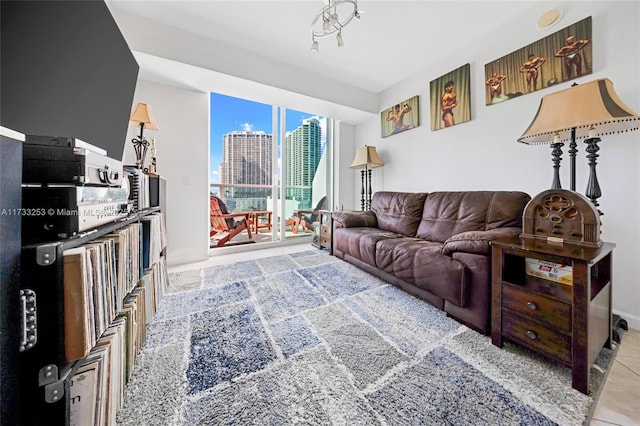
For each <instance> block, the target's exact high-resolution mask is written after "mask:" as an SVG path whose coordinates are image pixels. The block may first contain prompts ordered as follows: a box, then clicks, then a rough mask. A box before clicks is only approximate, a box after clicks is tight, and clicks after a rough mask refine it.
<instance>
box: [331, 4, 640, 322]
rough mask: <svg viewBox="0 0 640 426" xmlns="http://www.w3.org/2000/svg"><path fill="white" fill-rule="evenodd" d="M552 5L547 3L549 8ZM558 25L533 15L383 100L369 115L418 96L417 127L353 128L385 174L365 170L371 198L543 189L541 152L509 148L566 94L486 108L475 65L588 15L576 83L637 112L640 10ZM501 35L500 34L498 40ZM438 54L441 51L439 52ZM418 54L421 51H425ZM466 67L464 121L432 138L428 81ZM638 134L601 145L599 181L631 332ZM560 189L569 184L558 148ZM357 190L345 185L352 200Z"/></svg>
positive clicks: (589, 7)
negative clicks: (588, 66) (597, 86)
mask: <svg viewBox="0 0 640 426" xmlns="http://www.w3.org/2000/svg"><path fill="white" fill-rule="evenodd" d="M553 6H554V7H557V5H556V4H554V5H553ZM560 7H561V8H562V9H563V11H564V17H563V19H562V21H561V22H560V23H559V24H558V25H556V26H554V27H552V28H550V29H548V30H545V31H540V30H537V29H536V26H535V24H536V21H537V18H538V16H540V15H541V14H542V13H543V12H544V11H545V10H547V9H548V8H549V3H546V2H541V3H540V5H539V8H540V10H539V13H537V14H531V15H527V16H523V17H522V19H521V20H515V21H513V22H512V23H511V24H510V25H508V26H505V27H501V28H497V29H495V30H492V31H491V32H490V33H488V34H487V35H486V37H484V38H480V39H477V40H472V41H470V47H469V49H465V50H464V51H457V52H456V51H453V52H450V55H449V56H448V57H447V58H446V60H445V61H442V63H440V64H438V65H437V66H434V67H432V68H429V69H424V70H421V71H419V72H417V73H415V74H414V75H413V76H412V77H411V78H408V79H406V80H405V81H403V82H401V83H400V84H398V85H397V86H395V87H393V88H390V89H389V90H386V91H385V92H383V93H382V94H381V96H380V104H379V105H378V110H380V111H382V110H383V109H385V108H388V107H389V106H391V105H394V104H396V103H398V102H399V101H402V100H404V99H407V98H410V97H412V96H414V95H416V94H418V95H420V108H421V111H420V115H421V117H420V122H421V123H422V125H421V126H420V127H418V128H416V129H412V130H408V131H405V132H403V133H400V134H397V135H394V136H391V137H387V138H381V137H380V124H379V118H377V117H376V118H373V119H370V120H368V121H366V122H364V123H362V124H360V125H358V126H357V127H356V145H357V146H363V145H375V146H376V147H377V150H378V153H379V154H380V158H381V159H382V160H383V162H384V163H385V165H384V167H382V168H379V169H375V170H374V171H373V188H374V189H375V190H381V189H385V190H403V191H427V192H429V191H436V190H470V189H471V190H473V189H478V190H480V189H487V190H521V191H525V192H528V193H529V194H531V195H532V196H534V195H535V194H537V193H540V192H542V191H543V190H546V189H548V188H549V187H550V185H551V179H552V163H551V156H550V148H549V146H548V145H542V146H528V145H524V144H520V143H518V142H516V139H517V138H518V137H519V136H520V135H521V134H522V133H523V132H524V130H525V129H526V128H527V126H528V125H529V123H530V122H531V120H532V119H533V116H534V114H535V112H536V110H537V108H538V104H539V102H540V99H541V97H542V96H543V95H546V94H548V93H552V92H554V91H556V90H560V89H564V88H566V87H569V85H570V84H571V83H562V84H560V85H558V87H557V88H551V89H544V90H540V91H538V92H535V93H533V94H528V95H525V96H522V97H519V98H515V99H512V100H509V101H506V102H503V103H501V104H497V105H493V106H485V97H484V90H485V88H484V81H485V78H484V64H486V63H488V62H491V61H492V60H495V59H497V58H500V57H502V56H504V55H506V54H508V53H511V52H513V51H514V50H517V49H519V48H521V47H523V46H525V45H527V44H529V43H531V42H534V41H536V40H538V39H540V38H543V37H545V36H547V35H549V34H552V33H554V32H555V31H558V30H559V29H561V28H564V27H566V26H568V25H571V24H573V23H575V22H577V21H579V20H581V19H583V18H586V17H588V16H592V17H593V23H592V25H593V28H592V29H593V58H594V66H593V69H594V72H593V74H590V75H587V76H584V77H582V78H579V79H578V80H577V82H578V83H582V82H587V81H591V80H594V79H597V78H605V77H606V78H609V79H610V80H611V81H612V82H613V84H614V86H615V89H616V92H617V93H618V95H619V96H620V98H621V99H622V100H623V102H624V103H625V104H626V105H627V106H628V107H630V108H631V109H632V110H634V111H635V112H640V78H639V77H640V76H639V70H640V66H639V62H640V59H639V58H640V53H639V52H640V49H639V47H638V41H639V40H640V31H639V29H638V28H639V26H638V17H639V16H640V3H639V2H567V3H564V4H562V5H561V6H560ZM505 35H508V36H506V37H505ZM444 48H445V46H443V49H444ZM425 54H427V53H425ZM467 62H468V63H470V64H471V75H472V87H471V89H472V93H471V101H472V111H471V113H472V121H470V122H467V123H461V124H459V125H456V126H454V127H450V128H446V129H442V130H438V131H434V132H432V131H431V130H430V125H429V123H430V121H429V114H430V111H429V82H430V81H431V80H434V79H436V78H438V77H440V76H441V75H443V74H445V73H447V72H449V71H451V70H453V69H456V68H458V67H459V66H461V65H463V64H465V63H467ZM639 142H640V132H634V133H626V134H620V135H611V136H604V137H602V142H601V143H600V148H601V149H600V152H599V154H600V157H599V158H598V166H597V172H598V178H599V182H600V186H601V188H602V193H603V195H602V197H601V198H600V200H599V201H600V209H601V210H602V211H603V212H604V216H603V217H602V227H601V230H602V239H603V240H605V241H610V242H614V243H616V244H617V247H616V249H615V251H614V256H613V258H614V278H615V279H614V286H613V288H614V291H613V292H614V302H613V305H614V312H617V313H619V314H620V315H621V316H622V317H623V318H625V319H626V320H627V321H629V323H630V325H632V326H633V327H634V328H636V329H640V285H639V284H638V281H639V279H640V262H639V260H640V250H639V247H640V245H639V244H638V241H640V221H639V220H638V218H639V217H640V174H639V166H640V143H639ZM578 149H579V152H578V158H577V167H576V168H577V175H576V190H577V191H578V192H581V193H583V194H584V190H585V188H586V184H587V178H588V167H587V161H586V158H585V151H584V143H582V142H580V143H579V145H578ZM564 151H565V160H564V161H563V163H562V167H561V169H560V170H561V181H562V184H563V186H564V187H565V188H568V186H569V177H568V159H566V158H567V157H566V151H567V146H565V147H564ZM340 171H341V173H348V172H349V171H347V170H345V169H344V165H342V164H341V168H340ZM359 189H360V182H359V181H356V182H355V183H354V192H355V194H356V195H357V196H358V197H359V195H358V194H359Z"/></svg>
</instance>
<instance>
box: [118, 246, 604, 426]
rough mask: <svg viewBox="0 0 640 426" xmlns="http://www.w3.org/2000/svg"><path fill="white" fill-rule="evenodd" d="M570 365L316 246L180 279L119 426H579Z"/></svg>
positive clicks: (150, 337)
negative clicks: (480, 329) (501, 340)
mask: <svg viewBox="0 0 640 426" xmlns="http://www.w3.org/2000/svg"><path fill="white" fill-rule="evenodd" d="M613 355H614V353H613V351H612V350H609V349H603V350H602V352H601V354H600V356H599V358H598V359H597V361H596V364H595V365H594V367H593V368H592V370H591V390H590V394H589V395H584V394H582V393H580V392H578V391H576V390H574V389H572V388H571V371H570V369H569V368H567V367H564V366H562V365H559V364H557V363H553V362H550V361H547V360H545V359H543V358H542V357H539V356H537V355H536V354H534V353H532V352H530V351H527V350H525V349H523V348H521V347H519V346H517V345H513V344H509V343H508V342H507V343H505V345H504V346H503V348H502V349H500V348H497V347H495V346H493V345H492V344H491V340H490V338H489V337H488V336H484V335H481V334H479V333H477V332H475V331H473V330H471V329H469V328H467V327H465V326H463V325H461V324H459V323H458V322H456V321H455V320H453V319H451V318H448V317H447V316H446V315H445V313H444V312H442V311H440V310H438V309H436V308H434V307H432V306H430V305H429V304H427V303H425V302H423V301H421V300H418V299H416V298H414V297H412V296H410V295H408V294H406V293H404V292H403V291H401V290H399V289H397V288H395V287H393V286H391V285H389V284H387V283H385V282H383V281H381V280H379V279H377V278H375V277H373V276H372V275H369V274H368V273H366V272H364V271H361V270H360V269H358V268H356V267H354V266H352V265H350V264H348V263H346V262H343V261H341V260H338V259H337V258H335V257H333V256H330V255H328V254H327V253H326V252H324V251H320V250H309V251H304V252H299V253H293V254H289V255H282V256H276V257H270V258H263V259H256V260H253V261H244V262H238V263H235V264H231V265H224V266H214V267H208V268H205V269H197V270H191V271H187V272H181V273H172V274H170V284H169V292H168V294H166V295H165V296H164V298H163V300H162V301H161V303H160V306H159V308H158V311H157V313H156V316H155V318H154V320H153V321H152V322H151V324H149V326H148V329H147V341H146V343H145V345H144V346H143V348H142V351H141V352H140V355H139V356H138V359H137V360H136V365H135V369H134V372H133V376H132V378H131V380H130V381H129V383H128V385H127V388H126V391H125V404H124V408H123V409H122V410H121V411H120V412H119V414H118V423H120V424H127V425H129V424H130V425H297V424H305V425H393V426H396V425H553V424H559V425H581V424H583V423H584V422H585V421H586V420H588V419H589V417H590V413H591V411H592V409H593V407H594V405H595V400H596V399H597V396H598V394H599V391H600V388H601V387H602V385H603V382H604V379H605V378H606V373H607V370H608V368H609V364H610V363H611V361H612V357H613Z"/></svg>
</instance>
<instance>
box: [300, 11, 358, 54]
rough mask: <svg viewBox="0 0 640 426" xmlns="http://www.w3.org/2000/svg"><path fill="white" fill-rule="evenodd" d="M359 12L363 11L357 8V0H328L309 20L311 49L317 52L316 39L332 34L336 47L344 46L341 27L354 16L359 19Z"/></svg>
mask: <svg viewBox="0 0 640 426" xmlns="http://www.w3.org/2000/svg"><path fill="white" fill-rule="evenodd" d="M339 12H340V13H339ZM361 13H363V12H362V11H361V10H358V0H328V2H327V4H325V5H324V7H323V8H322V9H320V11H319V12H318V13H317V14H316V16H315V17H314V18H313V21H311V41H312V43H311V51H312V52H313V53H318V50H319V48H320V47H319V45H318V40H316V39H319V38H324V37H329V36H331V35H334V34H336V42H337V43H338V47H340V46H344V39H343V38H342V29H343V28H344V27H346V26H347V25H348V24H349V22H351V21H352V20H353V19H354V18H355V19H356V20H360V14H361Z"/></svg>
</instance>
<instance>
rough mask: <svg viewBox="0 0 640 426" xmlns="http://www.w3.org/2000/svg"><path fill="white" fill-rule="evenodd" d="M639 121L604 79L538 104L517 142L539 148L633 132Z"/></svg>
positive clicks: (551, 97)
mask: <svg viewBox="0 0 640 426" xmlns="http://www.w3.org/2000/svg"><path fill="white" fill-rule="evenodd" d="M639 127H640V117H638V114H636V113H635V112H633V111H632V110H631V109H630V108H629V107H628V106H626V105H625V104H624V103H623V102H622V101H621V100H620V98H619V97H618V95H617V94H616V92H615V90H614V89H613V83H612V82H611V80H609V79H608V78H603V79H599V80H594V81H590V82H587V83H583V84H579V85H576V86H572V87H569V88H568V89H565V90H561V91H558V92H555V93H552V94H550V95H547V96H544V97H543V98H542V100H541V101H540V106H539V107H538V112H537V113H536V115H535V117H534V118H533V121H532V122H531V124H530V125H529V128H527V130H526V131H525V132H524V134H523V135H522V136H520V138H518V142H522V143H526V144H541V143H551V142H565V141H570V140H571V129H572V128H575V129H576V136H575V137H576V139H583V138H587V137H596V136H601V135H609V134H613V133H621V132H627V131H632V130H637V129H638V128H639Z"/></svg>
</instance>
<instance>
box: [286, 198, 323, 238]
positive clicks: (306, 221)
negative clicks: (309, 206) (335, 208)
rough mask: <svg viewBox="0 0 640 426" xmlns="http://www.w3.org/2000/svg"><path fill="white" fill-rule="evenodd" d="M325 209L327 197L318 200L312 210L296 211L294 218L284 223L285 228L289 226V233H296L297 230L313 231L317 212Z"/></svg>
mask: <svg viewBox="0 0 640 426" xmlns="http://www.w3.org/2000/svg"><path fill="white" fill-rule="evenodd" d="M326 209H327V196H326V195H325V196H324V197H322V198H320V200H319V201H318V203H317V204H316V207H315V208H314V209H313V210H297V211H295V212H294V216H293V217H292V218H291V219H289V220H287V221H286V222H285V226H291V232H293V233H294V234H297V233H298V228H299V227H300V226H302V229H304V230H309V231H312V232H313V231H314V227H313V224H314V223H315V222H317V221H318V211H320V210H326Z"/></svg>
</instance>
